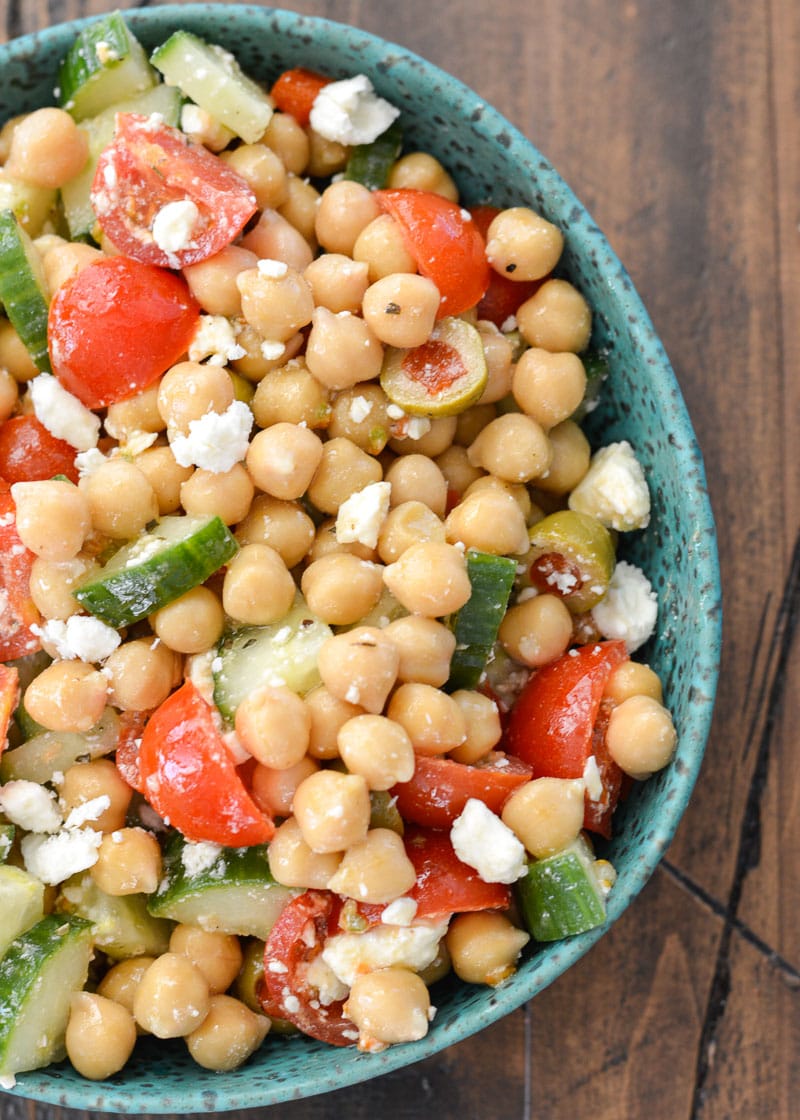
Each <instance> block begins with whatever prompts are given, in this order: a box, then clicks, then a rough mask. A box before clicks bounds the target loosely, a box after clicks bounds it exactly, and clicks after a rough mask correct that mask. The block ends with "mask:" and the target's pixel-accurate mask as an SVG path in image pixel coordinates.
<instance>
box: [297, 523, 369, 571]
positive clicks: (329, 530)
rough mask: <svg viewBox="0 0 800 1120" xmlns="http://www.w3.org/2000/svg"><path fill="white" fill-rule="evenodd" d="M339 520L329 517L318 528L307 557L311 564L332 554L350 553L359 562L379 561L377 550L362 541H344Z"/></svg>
mask: <svg viewBox="0 0 800 1120" xmlns="http://www.w3.org/2000/svg"><path fill="white" fill-rule="evenodd" d="M337 522H338V518H336V517H328V518H326V519H325V521H323V522H321V523H320V525H319V527H318V528H317V534H316V536H315V537H314V543H313V544H312V546H311V548H310V549H309V551H308V556H307V557H306V559H307V561H308V563H309V564H311V563H313V562H314V561H315V560H321V559H322V557H324V556H330V555H331V554H332V553H340V554H341V553H344V552H348V553H350V554H351V555H352V556H357V557H358V558H359V560H371V561H377V559H378V552H377V549H374V548H370V547H369V545H366V544H363V543H362V542H361V541H343V540H341V539H340V535H339V533H338V532H337V529H336V526H337Z"/></svg>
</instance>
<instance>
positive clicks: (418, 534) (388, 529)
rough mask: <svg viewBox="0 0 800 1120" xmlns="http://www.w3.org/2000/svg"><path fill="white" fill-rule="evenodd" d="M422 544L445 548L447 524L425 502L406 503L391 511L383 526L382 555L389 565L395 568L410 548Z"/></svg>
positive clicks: (379, 548)
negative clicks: (436, 544) (427, 543)
mask: <svg viewBox="0 0 800 1120" xmlns="http://www.w3.org/2000/svg"><path fill="white" fill-rule="evenodd" d="M420 541H435V542H438V543H441V544H444V543H445V526H444V522H443V521H441V520H440V519H439V518H438V517H437V516H436V514H435V513H434V512H433V510H432V509H431V508H430V507H429V506H428V505H425V504H423V503H422V502H417V501H408V502H403V503H402V505H398V506H395V508H394V509H391V510H389V513H388V514H387V516H386V519H385V521H384V522H383V525H382V526H381V530H380V534H379V535H378V554H379V556H380V558H381V560H383V562H384V563H385V564H393V563H394V562H395V561H396V560H399V559H400V557H401V556H402V555H403V553H404V552H405V551H406V549H407V548H411V546H412V545H414V544H418V543H419V542H420Z"/></svg>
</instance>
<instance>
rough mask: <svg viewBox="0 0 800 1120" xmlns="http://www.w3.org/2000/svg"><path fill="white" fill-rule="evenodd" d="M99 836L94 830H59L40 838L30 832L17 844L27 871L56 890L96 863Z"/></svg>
mask: <svg viewBox="0 0 800 1120" xmlns="http://www.w3.org/2000/svg"><path fill="white" fill-rule="evenodd" d="M102 840H103V834H102V832H99V831H95V830H94V829H93V828H71V829H66V828H65V829H62V831H61V832H53V833H50V834H49V835H43V834H42V833H39V832H30V833H28V835H27V836H23V838H22V842H21V844H20V849H21V851H22V859H23V861H24V863H25V869H26V871H29V872H30V874H31V875H35V876H36V878H37V879H40V880H41V881H42V882H43V883H47V884H48V885H49V886H55V885H56V884H57V883H63V882H64V880H65V879H69V878H70V877H71V876H72V875H76V874H77V873H78V872H79V871H85V870H86V869H87V868H89V867H91V866H92V864H94V863H96V862H97V849H98V848H99V847H100V844H101V843H102Z"/></svg>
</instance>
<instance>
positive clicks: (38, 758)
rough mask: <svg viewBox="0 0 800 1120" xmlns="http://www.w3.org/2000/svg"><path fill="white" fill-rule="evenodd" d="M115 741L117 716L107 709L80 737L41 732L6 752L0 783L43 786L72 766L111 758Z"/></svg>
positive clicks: (73, 734) (113, 710)
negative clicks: (19, 782)
mask: <svg viewBox="0 0 800 1120" xmlns="http://www.w3.org/2000/svg"><path fill="white" fill-rule="evenodd" d="M118 740H119V716H118V714H117V712H116V710H115V709H114V708H112V707H108V708H106V710H105V712H104V713H103V715H102V716H101V717H100V719H99V720H98V722H97V723H96V724H95V725H94V727H92V728H90V729H89V730H88V731H86V732H84V733H83V734H79V733H78V732H76V731H43V732H42V733H41V734H40V735H34V736H33V737H32V738H31V739H28V740H27V741H26V742H24V743H21V744H20V745H19V746H18V747H15V748H14V749H13V750H12V751H6V752H5V753H4V754H3V757H2V761H0V780H2V781H3V782H10V781H14V780H17V779H23V780H24V781H28V782H38V784H39V785H44V784H45V783H47V782H52V781H53V777H54V775H58V774H59V773H61V774H63V773H64V772H65V771H66V770H68V769H69V768H70V766H74V765H75V763H76V762H83V761H87V762H88V761H89V760H90V759H92V758H100V757H102V756H103V755H107V754H111V752H112V751H113V750H114V749H115V747H116V745H117V742H118Z"/></svg>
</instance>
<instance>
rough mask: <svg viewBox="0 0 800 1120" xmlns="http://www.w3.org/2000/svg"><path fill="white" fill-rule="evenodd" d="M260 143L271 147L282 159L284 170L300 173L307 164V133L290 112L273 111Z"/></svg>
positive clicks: (308, 148)
mask: <svg viewBox="0 0 800 1120" xmlns="http://www.w3.org/2000/svg"><path fill="white" fill-rule="evenodd" d="M261 143H262V144H266V145H267V146H268V147H270V148H272V150H273V152H277V154H278V155H279V156H280V157H281V159H282V160H283V163H284V166H285V167H286V170H287V171H289V172H291V174H293V175H300V174H302V172H303V171H305V169H306V166H307V164H308V157H309V152H310V144H309V139H308V135H307V134H306V132H305V130H304V129H303V127H302V126H301V125H299V124H298V123H297V121H296V120H295V119H294V117H293V116H292V115H291V113H273V114H272V117H271V118H270V122H269V124H268V125H267V127H266V130H265V132H264V135H263V136H262V137H261Z"/></svg>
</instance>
